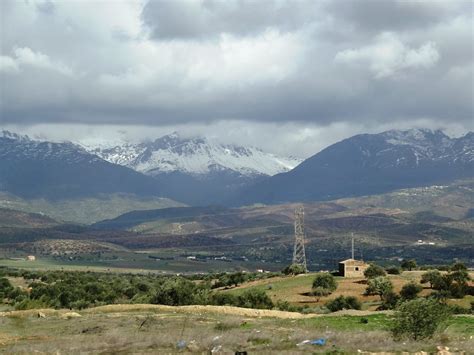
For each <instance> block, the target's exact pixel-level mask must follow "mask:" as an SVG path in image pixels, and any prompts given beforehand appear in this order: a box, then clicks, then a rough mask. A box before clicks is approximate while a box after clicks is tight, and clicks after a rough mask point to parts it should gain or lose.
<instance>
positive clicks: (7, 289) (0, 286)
mask: <svg viewBox="0 0 474 355" xmlns="http://www.w3.org/2000/svg"><path fill="white" fill-rule="evenodd" d="M12 291H13V286H12V284H11V283H10V281H8V279H6V278H4V277H2V278H0V301H1V300H2V299H3V298H8V297H9V294H10V293H11V292H12Z"/></svg>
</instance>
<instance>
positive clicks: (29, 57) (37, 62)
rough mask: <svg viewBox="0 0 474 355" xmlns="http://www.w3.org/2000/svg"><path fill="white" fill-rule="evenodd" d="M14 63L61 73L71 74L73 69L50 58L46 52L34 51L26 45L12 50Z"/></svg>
mask: <svg viewBox="0 0 474 355" xmlns="http://www.w3.org/2000/svg"><path fill="white" fill-rule="evenodd" d="M13 53H14V54H15V56H16V59H15V61H16V63H17V64H19V65H21V66H32V67H36V68H40V69H47V70H53V71H57V72H59V73H61V74H63V75H67V76H72V75H73V71H72V69H71V68H69V67H68V66H66V65H64V64H63V63H61V62H57V61H53V60H51V59H50V58H49V57H48V56H47V55H46V54H43V53H41V52H35V51H33V50H31V49H30V48H28V47H17V48H15V49H14V50H13Z"/></svg>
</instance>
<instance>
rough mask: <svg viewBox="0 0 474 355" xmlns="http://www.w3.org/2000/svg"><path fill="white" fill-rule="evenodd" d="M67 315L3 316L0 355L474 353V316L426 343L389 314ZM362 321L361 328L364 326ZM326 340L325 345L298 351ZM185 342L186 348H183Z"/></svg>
mask: <svg viewBox="0 0 474 355" xmlns="http://www.w3.org/2000/svg"><path fill="white" fill-rule="evenodd" d="M65 312H66V311H61V312H46V311H44V313H45V314H46V317H45V318H38V317H37V312H34V311H31V312H26V313H17V314H15V313H13V314H10V315H5V314H3V315H1V314H0V352H2V353H15V354H19V353H24V354H29V353H35V352H39V353H60V354H61V353H67V354H78V353H104V354H120V353H123V354H125V353H127V354H128V353H175V352H196V353H209V352H210V351H212V350H213V349H214V352H216V350H218V351H219V352H221V353H233V352H235V351H248V352H249V353H252V352H259V353H261V352H265V353H276V352H277V353H292V354H294V353H307V352H322V353H333V354H336V353H356V352H358V351H359V350H360V351H362V352H365V351H386V350H387V349H390V350H391V351H410V352H413V351H421V350H423V351H434V350H435V349H436V347H437V346H440V345H443V346H449V347H450V348H451V349H457V350H458V351H460V350H464V351H468V350H469V349H472V348H474V340H472V339H470V335H472V332H473V331H474V326H473V324H474V323H473V319H472V318H470V317H455V318H453V319H452V320H451V321H450V323H449V326H448V327H447V329H446V330H444V331H443V332H442V333H441V334H437V335H436V336H435V338H434V339H432V340H428V341H422V342H412V341H403V342H395V341H394V340H393V339H392V338H391V336H390V333H389V331H388V329H389V327H390V316H388V315H383V314H379V315H369V316H364V317H361V316H319V317H314V318H308V319H301V320H298V319H293V320H291V319H279V318H274V317H250V316H241V315H235V314H220V313H219V311H218V310H214V311H212V312H211V311H209V312H206V311H200V312H196V313H181V312H175V311H172V310H169V311H168V310H159V309H157V310H149V309H146V308H144V309H143V310H140V309H136V310H133V311H128V310H127V311H120V308H119V306H115V308H114V310H113V311H107V312H102V311H100V310H97V311H95V310H94V309H92V310H88V311H84V312H80V314H79V315H80V316H78V315H75V317H72V316H71V317H70V319H67V318H68V317H67V315H66V314H65ZM363 319H364V322H363V321H362V320H363ZM316 338H324V339H326V341H327V343H326V345H324V346H315V345H300V346H298V345H297V344H299V343H300V342H302V341H303V340H307V339H309V340H312V339H316ZM180 342H181V344H179V343H180Z"/></svg>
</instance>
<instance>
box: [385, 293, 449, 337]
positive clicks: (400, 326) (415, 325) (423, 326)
mask: <svg viewBox="0 0 474 355" xmlns="http://www.w3.org/2000/svg"><path fill="white" fill-rule="evenodd" d="M449 315H450V313H449V310H448V307H447V306H445V305H443V304H440V303H439V302H437V301H436V300H433V299H425V298H417V299H415V300H412V301H407V302H404V303H402V304H401V305H400V306H399V307H398V309H397V312H396V313H395V318H394V323H393V325H392V334H393V336H394V338H395V339H402V338H410V339H413V340H420V339H425V338H431V337H432V336H433V335H434V333H435V332H436V331H437V330H438V329H440V328H441V326H442V325H443V324H444V323H445V322H446V320H447V319H448V318H449Z"/></svg>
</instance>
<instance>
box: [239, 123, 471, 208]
mask: <svg viewBox="0 0 474 355" xmlns="http://www.w3.org/2000/svg"><path fill="white" fill-rule="evenodd" d="M473 176H474V133H473V132H469V133H467V134H466V135H465V136H462V137H459V138H450V137H449V136H447V135H446V134H444V133H443V132H442V131H440V130H436V131H432V130H427V129H411V130H406V131H399V130H392V131H387V132H383V133H380V134H361V135H356V136H353V137H351V138H348V139H345V140H343V141H341V142H338V143H336V144H333V145H331V146H329V147H327V148H326V149H324V150H322V151H321V152H319V153H317V154H315V155H314V156H312V157H310V158H309V159H307V160H305V161H304V162H303V163H301V164H300V165H298V166H297V167H296V168H295V169H293V170H291V171H290V172H288V173H283V174H277V175H275V176H273V177H270V178H268V179H266V180H265V181H263V182H261V183H257V184H255V185H254V186H251V187H249V188H247V189H245V191H242V192H241V194H240V196H238V197H236V199H235V201H234V202H237V203H238V204H249V203H255V202H262V203H280V202H291V201H316V200H333V199H337V198H341V197H350V196H362V195H371V194H378V193H383V192H388V191H393V190H396V189H400V188H407V187H417V186H427V185H432V184H437V183H439V184H442V183H447V182H451V181H454V180H456V179H463V178H470V177H473Z"/></svg>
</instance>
